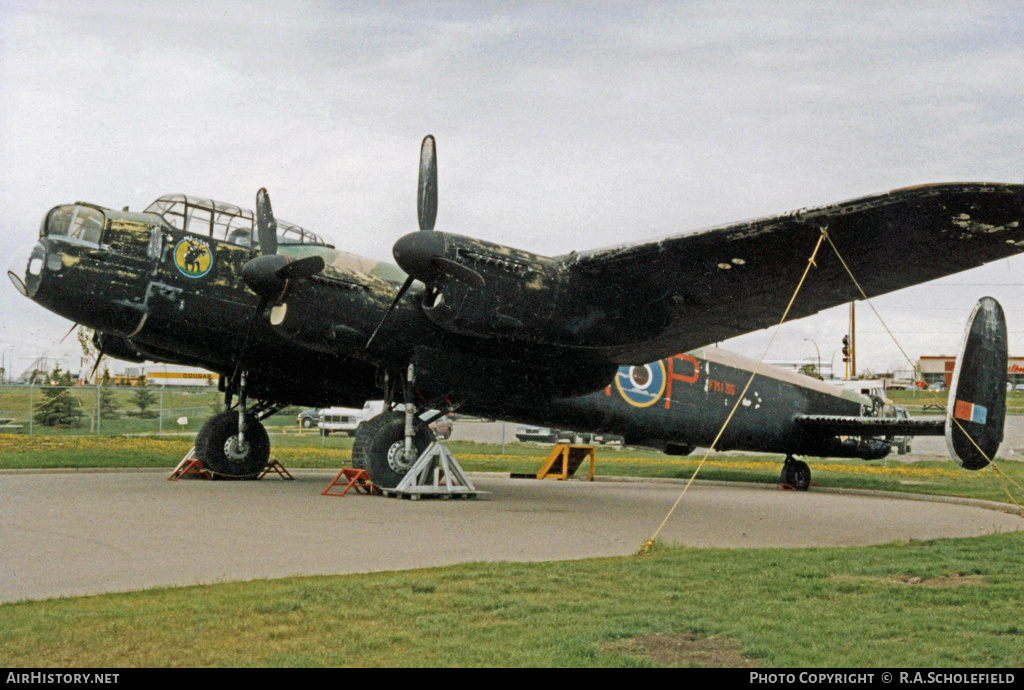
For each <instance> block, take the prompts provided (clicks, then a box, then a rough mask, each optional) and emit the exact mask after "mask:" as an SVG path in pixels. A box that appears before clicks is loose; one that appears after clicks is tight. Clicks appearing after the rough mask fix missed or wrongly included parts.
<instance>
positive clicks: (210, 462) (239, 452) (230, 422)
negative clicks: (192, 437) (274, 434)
mask: <svg viewBox="0 0 1024 690" xmlns="http://www.w3.org/2000/svg"><path fill="white" fill-rule="evenodd" d="M196 457H198V458H199V459H200V460H202V461H203V464H204V465H205V466H206V468H207V469H209V470H210V471H212V472H214V473H215V474H217V475H219V476H222V477H226V478H229V479H255V478H256V477H258V476H259V475H260V473H261V472H262V471H263V470H264V469H265V468H266V466H267V463H268V462H269V461H270V437H269V436H268V435H267V430H266V429H264V428H263V425H262V424H260V422H259V420H258V419H257V418H256V416H255V415H251V414H250V415H246V418H245V439H244V441H243V442H242V443H241V444H240V443H239V441H238V413H237V412H235V411H231V410H229V411H227V412H218V413H217V414H215V415H214V416H212V417H210V418H209V419H208V420H206V423H205V424H203V426H202V428H200V429H199V433H198V434H197V435H196Z"/></svg>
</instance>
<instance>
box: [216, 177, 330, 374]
mask: <svg viewBox="0 0 1024 690" xmlns="http://www.w3.org/2000/svg"><path fill="white" fill-rule="evenodd" d="M256 229H257V232H258V235H259V240H260V254H261V255H260V256H257V257H255V258H253V259H250V260H249V261H247V262H245V264H244V265H243V266H242V271H241V273H242V280H244V281H245V284H246V285H248V286H249V289H250V290H252V291H253V292H255V293H256V294H257V295H259V298H260V299H259V302H257V303H256V311H255V312H253V315H252V318H251V319H249V325H248V327H247V328H246V329H245V337H244V338H243V339H242V347H241V348H240V349H239V351H238V358H237V360H236V361H235V372H234V374H233V375H232V380H237V379H238V375H239V372H240V371H241V369H242V363H243V362H244V361H245V358H246V355H247V354H248V352H249V341H250V339H251V337H252V328H253V324H254V323H255V322H256V319H257V318H259V315H260V314H262V313H263V310H264V309H266V308H267V305H268V304H269V303H270V302H276V301H278V300H280V299H282V298H283V297H284V295H285V293H286V292H288V284H289V282H290V281H293V280H300V279H302V278H309V277H311V276H314V275H316V274H317V273H319V272H320V271H322V270H324V265H325V264H324V260H323V258H321V257H319V256H307V257H303V258H301V259H295V260H294V261H293V260H292V259H291V258H290V257H287V256H284V255H283V254H278V253H277V221H276V220H275V219H274V211H273V209H272V208H271V206H270V195H269V194H267V190H266V189H265V188H261V189H260V190H259V191H258V192H256Z"/></svg>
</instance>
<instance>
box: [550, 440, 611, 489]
mask: <svg viewBox="0 0 1024 690" xmlns="http://www.w3.org/2000/svg"><path fill="white" fill-rule="evenodd" d="M588 458H589V459H590V473H589V474H588V475H587V479H588V480H589V481H594V467H595V465H596V462H597V449H596V448H594V446H584V445H576V444H569V443H559V444H557V445H556V446H555V447H554V448H553V449H552V450H551V454H550V455H548V457H547V460H545V461H544V464H543V465H542V466H541V468H540V469H539V470H538V471H537V479H561V480H562V481H565V480H566V479H568V478H569V477H571V476H573V475H575V474H576V470H578V469H579V467H580V465H582V464H583V461H584V460H586V459H588ZM556 466H560V467H558V468H556Z"/></svg>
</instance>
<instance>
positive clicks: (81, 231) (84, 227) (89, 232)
mask: <svg viewBox="0 0 1024 690" xmlns="http://www.w3.org/2000/svg"><path fill="white" fill-rule="evenodd" d="M104 220H105V218H104V217H103V213H102V212H100V211H98V210H96V209H94V208H89V207H88V206H77V205H75V206H58V207H57V208H55V209H53V210H52V211H50V213H49V215H48V216H47V218H46V234H47V235H49V236H50V237H56V236H63V237H70V238H72V239H76V240H80V241H82V242H88V243H89V244H95V245H99V243H100V237H101V236H102V235H103V222H104Z"/></svg>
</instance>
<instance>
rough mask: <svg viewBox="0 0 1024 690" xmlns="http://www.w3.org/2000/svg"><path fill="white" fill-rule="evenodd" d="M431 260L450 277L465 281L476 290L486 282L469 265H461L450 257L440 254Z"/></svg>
mask: <svg viewBox="0 0 1024 690" xmlns="http://www.w3.org/2000/svg"><path fill="white" fill-rule="evenodd" d="M432 261H433V263H434V265H436V266H437V267H438V268H440V269H441V270H442V271H444V272H445V273H447V274H448V275H450V276H451V277H452V278H455V279H456V280H461V281H462V282H463V283H466V284H467V285H469V286H470V287H473V288H476V289H477V290H479V289H480V288H482V287H483V286H484V285H486V284H487V283H486V281H484V277H483V276H482V275H480V274H479V273H477V272H476V271H474V270H473V269H472V268H470V267H469V266H463V265H462V264H460V263H458V262H456V261H452V260H451V259H442V258H441V257H440V256H435V257H434V258H433V260H432Z"/></svg>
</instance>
